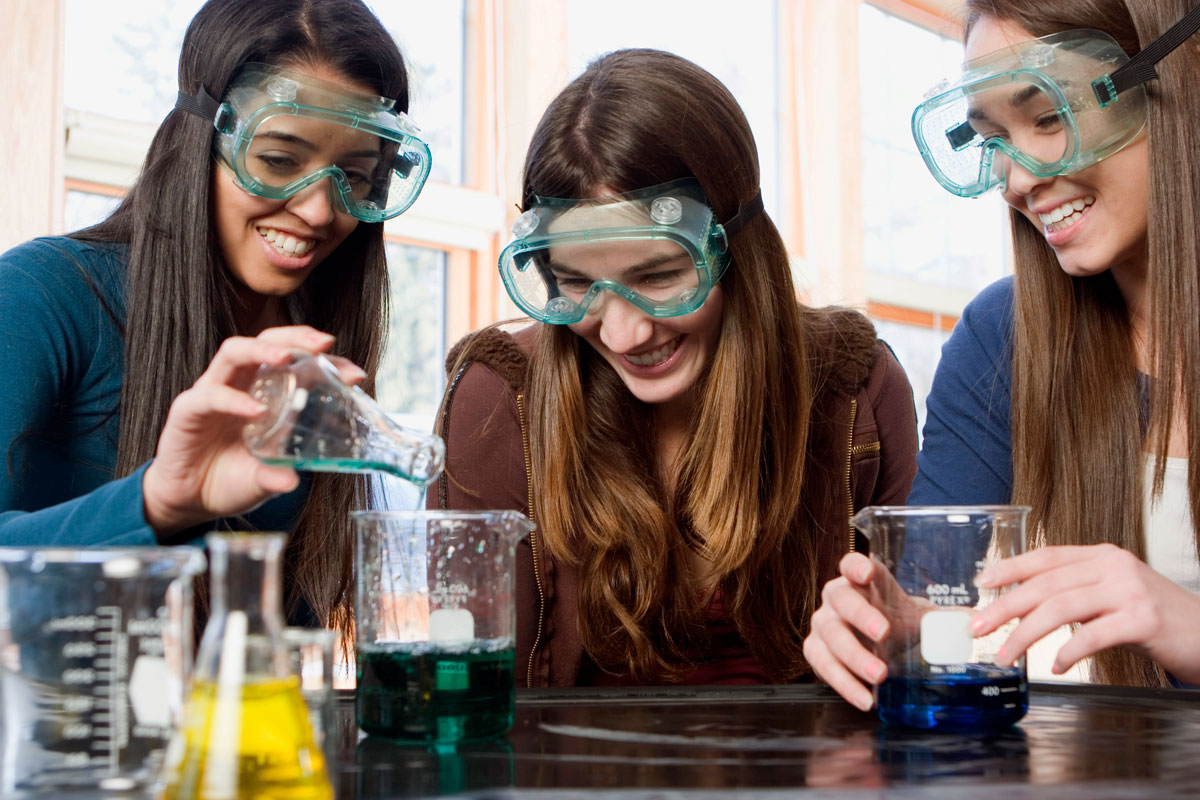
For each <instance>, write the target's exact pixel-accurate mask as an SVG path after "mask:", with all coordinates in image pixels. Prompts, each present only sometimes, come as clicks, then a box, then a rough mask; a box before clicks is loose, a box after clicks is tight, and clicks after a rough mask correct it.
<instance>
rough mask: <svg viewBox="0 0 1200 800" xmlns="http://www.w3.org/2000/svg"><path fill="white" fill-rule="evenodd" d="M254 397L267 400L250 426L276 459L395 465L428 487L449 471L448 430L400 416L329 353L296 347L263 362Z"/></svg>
mask: <svg viewBox="0 0 1200 800" xmlns="http://www.w3.org/2000/svg"><path fill="white" fill-rule="evenodd" d="M250 396H251V397H253V398H254V399H255V400H258V401H259V402H260V403H262V404H263V405H265V406H266V410H265V411H263V413H262V414H260V415H259V416H258V417H256V418H255V419H253V420H251V421H250V422H249V423H247V424H246V426H245V428H244V429H243V437H242V438H243V440H244V441H245V442H246V447H247V448H249V450H250V452H251V453H254V455H256V456H258V457H259V458H260V459H262V460H263V461H266V462H267V463H268V464H282V465H285V466H289V467H292V468H293V469H303V470H311V471H316V472H387V473H390V474H392V475H396V476H398V477H401V478H403V479H405V480H407V481H411V482H412V483H415V484H416V485H417V486H425V485H427V484H429V483H431V482H433V480H434V479H436V478H437V476H438V475H439V474H441V471H442V464H443V461H444V460H445V454H446V448H445V445H444V444H443V443H442V440H441V438H440V437H438V436H436V435H434V434H432V433H420V432H417V431H414V430H410V429H409V428H405V427H403V426H402V425H397V424H396V423H395V422H393V421H392V419H391V418H390V417H388V415H387V414H386V413H384V411H383V409H381V408H380V407H379V406H378V405H377V404H376V403H375V401H374V400H372V399H371V398H370V396H369V395H367V393H366V392H364V391H363V390H361V389H359V388H358V387H357V386H347V385H346V384H345V383H343V382H342V379H341V377H340V376H339V375H338V371H337V368H336V367H334V365H333V364H332V363H330V362H329V360H328V359H326V358H325V357H323V356H319V355H318V356H311V355H309V354H307V353H300V352H297V353H293V354H292V357H291V359H290V360H289V361H288V362H287V363H285V364H280V365H278V366H275V365H271V364H264V365H262V366H261V367H259V369H258V373H257V375H256V376H255V379H254V383H253V384H252V385H251V387H250Z"/></svg>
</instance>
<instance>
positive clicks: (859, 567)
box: [838, 553, 875, 586]
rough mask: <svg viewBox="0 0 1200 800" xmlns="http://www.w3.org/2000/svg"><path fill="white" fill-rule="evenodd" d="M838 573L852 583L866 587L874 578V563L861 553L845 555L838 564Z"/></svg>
mask: <svg viewBox="0 0 1200 800" xmlns="http://www.w3.org/2000/svg"><path fill="white" fill-rule="evenodd" d="M838 571H839V572H840V573H841V574H842V576H843V577H845V578H847V579H848V580H850V581H852V582H853V583H857V584H858V585H860V586H866V585H867V584H868V583H870V582H871V579H872V578H873V577H874V576H875V562H874V561H872V560H871V559H869V558H867V557H866V556H864V555H863V554H862V553H847V554H846V555H844V556H842V560H841V561H839V562H838Z"/></svg>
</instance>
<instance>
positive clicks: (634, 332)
mask: <svg viewBox="0 0 1200 800" xmlns="http://www.w3.org/2000/svg"><path fill="white" fill-rule="evenodd" d="M597 305H599V308H597ZM588 313H589V314H595V315H596V317H597V318H598V319H599V321H600V341H601V342H603V343H604V346H605V347H607V348H608V349H609V350H612V351H613V352H614V353H628V352H630V351H631V350H636V349H637V348H639V347H641V346H642V345H644V344H646V343H647V342H648V341H650V339H651V337H652V336H654V321H653V320H652V319H651V318H650V317H649V316H648V315H647V314H645V313H643V312H642V310H641V309H639V308H638V307H637V306H635V305H633V304H631V303H630V302H629V301H628V300H626V299H625V298H623V297H621V296H619V295H615V294H613V293H612V292H607V291H606V292H601V294H600V296H599V297H597V298H596V299H595V301H593V303H592V306H591V308H589V309H588Z"/></svg>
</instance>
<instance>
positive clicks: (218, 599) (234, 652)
mask: <svg viewBox="0 0 1200 800" xmlns="http://www.w3.org/2000/svg"><path fill="white" fill-rule="evenodd" d="M284 539H285V536H284V534H282V533H233V534H217V533H213V534H209V535H208V536H207V537H206V541H207V543H208V556H209V574H210V576H211V581H212V584H211V585H212V591H211V608H212V611H211V616H210V617H209V620H208V625H207V626H206V627H205V629H204V636H203V637H202V638H201V640H200V652H199V654H198V656H197V658H196V667H195V670H194V671H193V673H192V683H191V689H190V693H189V696H188V700H187V705H186V707H185V709H184V719H183V727H182V729H181V730H180V732H179V734H178V735H177V736H176V738H175V740H174V741H173V742H172V745H171V752H170V753H169V754H168V757H167V767H166V774H165V789H164V790H163V793H162V795H161V800H240V799H241V798H274V797H279V798H283V797H286V798H289V800H332V798H333V788H332V786H331V785H330V783H329V778H328V775H327V773H326V770H325V759H324V756H323V755H322V753H321V750H320V748H318V747H317V745H316V743H315V741H314V738H313V731H312V726H311V724H310V723H309V718H308V710H307V708H306V706H305V704H304V700H303V697H302V696H301V694H300V680H299V678H298V677H297V676H294V675H292V674H291V671H290V668H289V664H288V656H287V651H286V649H285V647H284V643H283V638H282V631H283V615H282V607H281V603H280V559H281V556H282V553H283V544H284Z"/></svg>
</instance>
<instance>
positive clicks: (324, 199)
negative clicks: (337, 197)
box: [287, 177, 337, 228]
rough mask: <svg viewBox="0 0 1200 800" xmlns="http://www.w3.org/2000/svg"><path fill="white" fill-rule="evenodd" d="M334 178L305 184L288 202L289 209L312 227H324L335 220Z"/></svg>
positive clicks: (325, 178)
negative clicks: (309, 184) (308, 184)
mask: <svg viewBox="0 0 1200 800" xmlns="http://www.w3.org/2000/svg"><path fill="white" fill-rule="evenodd" d="M332 180H333V179H332V178H329V177H324V178H321V180H319V181H317V182H316V183H314V184H312V185H311V186H305V187H304V188H303V189H301V190H300V191H298V192H296V193H295V194H294V195H292V196H291V197H290V198H288V202H287V210H288V211H290V212H292V213H293V214H295V215H296V216H297V217H299V218H300V219H302V220H304V221H305V222H306V223H307V224H308V225H309V226H310V227H312V228H323V227H325V226H326V225H329V224H330V223H332V222H333V219H334V216H335V215H336V214H337V210H336V209H335V208H334V207H333V194H332V192H333V184H332V183H331V181H332Z"/></svg>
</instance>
